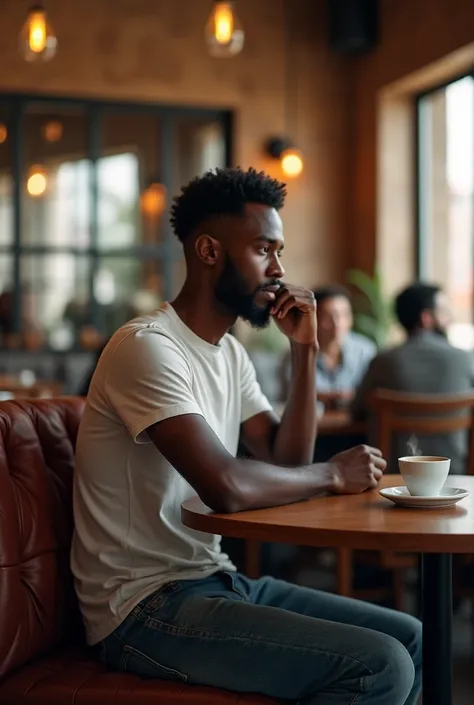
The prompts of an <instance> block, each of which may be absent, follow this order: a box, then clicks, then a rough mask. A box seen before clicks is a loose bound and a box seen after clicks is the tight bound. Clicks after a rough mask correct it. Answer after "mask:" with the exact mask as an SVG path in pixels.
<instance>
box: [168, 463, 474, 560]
mask: <svg viewBox="0 0 474 705" xmlns="http://www.w3.org/2000/svg"><path fill="white" fill-rule="evenodd" d="M446 484H447V485H450V486H451V487H462V488H464V489H467V490H469V491H470V495H469V496H468V497H466V498H465V499H463V500H461V501H460V502H458V503H457V504H456V505H454V506H452V507H449V508H444V509H411V508H410V509H405V508H403V507H398V506H396V505H395V504H393V502H391V501H390V500H388V499H384V498H383V497H382V496H381V495H380V494H379V492H378V490H371V491H368V492H364V493H362V494H359V495H326V496H323V497H315V498H313V499H310V500H307V501H304V502H298V503H296V504H288V505H285V506H281V507H272V508H270V509H257V510H252V511H248V512H239V513H236V514H215V513H213V512H212V511H211V510H210V509H209V508H208V507H206V506H205V505H204V504H203V503H202V502H201V500H200V499H199V498H198V497H195V498H193V499H190V500H188V501H186V502H184V503H183V506H182V508H181V519H182V522H183V524H185V525H186V526H188V527H190V528H192V529H196V530H198V531H204V532H207V533H211V534H221V535H223V536H233V537H238V538H244V539H249V540H252V541H268V542H275V543H291V544H296V545H306V546H317V547H344V548H351V549H368V550H385V549H387V550H399V551H410V552H426V553H474V476H469V477H467V476H465V475H451V476H450V477H449V478H448V481H447V483H446ZM380 485H381V487H394V486H397V485H403V479H402V477H401V476H400V475H385V477H383V479H382V481H381V483H380Z"/></svg>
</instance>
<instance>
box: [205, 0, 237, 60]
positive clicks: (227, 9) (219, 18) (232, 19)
mask: <svg viewBox="0 0 474 705" xmlns="http://www.w3.org/2000/svg"><path fill="white" fill-rule="evenodd" d="M244 39H245V35H244V30H243V27H242V25H241V24H240V22H239V19H238V17H237V15H236V13H235V10H234V3H233V2H221V1H220V0H217V2H214V6H213V8H212V11H211V14H210V15H209V19H208V21H207V24H206V42H207V45H208V47H209V53H210V54H211V56H215V57H219V58H222V57H230V56H235V55H236V54H238V53H239V52H240V51H242V48H243V46H244Z"/></svg>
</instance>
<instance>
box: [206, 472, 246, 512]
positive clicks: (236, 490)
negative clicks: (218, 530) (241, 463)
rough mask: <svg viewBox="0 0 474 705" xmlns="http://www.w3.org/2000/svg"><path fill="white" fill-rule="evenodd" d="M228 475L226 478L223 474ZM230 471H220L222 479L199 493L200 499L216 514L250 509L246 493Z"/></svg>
mask: <svg viewBox="0 0 474 705" xmlns="http://www.w3.org/2000/svg"><path fill="white" fill-rule="evenodd" d="M226 475H228V477H227V479H225V476H226ZM230 475H231V473H230V472H229V473H222V476H223V477H222V480H221V482H219V483H215V484H214V485H213V486H212V488H207V490H204V491H202V492H200V493H199V495H200V497H201V499H202V501H203V502H204V503H205V504H206V505H207V506H208V507H209V509H212V511H213V512H217V513H218V514H234V512H242V511H244V510H245V509H250V506H251V502H250V501H249V497H248V493H247V492H245V491H244V489H243V487H242V485H241V483H238V482H236V481H235V477H232V476H230Z"/></svg>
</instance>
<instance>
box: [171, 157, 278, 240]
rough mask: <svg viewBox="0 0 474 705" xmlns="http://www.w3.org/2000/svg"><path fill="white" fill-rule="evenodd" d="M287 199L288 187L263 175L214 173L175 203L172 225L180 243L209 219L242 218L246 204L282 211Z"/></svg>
mask: <svg viewBox="0 0 474 705" xmlns="http://www.w3.org/2000/svg"><path fill="white" fill-rule="evenodd" d="M285 197H286V185H285V184H283V183H281V182H280V181H277V180H276V179H272V178H271V177H270V176H267V174H265V173H264V172H263V171H260V172H258V171H256V169H252V168H250V169H248V170H247V171H244V170H243V169H241V168H240V167H237V168H228V169H215V170H211V171H207V172H206V173H205V174H204V175H203V176H198V177H196V178H195V179H193V180H192V181H190V183H189V184H188V185H187V186H184V187H183V188H182V189H181V193H180V195H179V196H176V197H175V198H174V199H173V204H172V206H171V216H170V222H171V226H172V228H173V230H174V233H175V235H176V236H177V237H178V239H179V240H181V242H183V243H184V242H185V241H186V239H187V238H188V237H189V236H190V235H191V234H192V233H193V232H194V231H195V230H196V228H197V227H198V226H199V225H200V223H202V222H203V221H204V220H206V219H207V218H211V217H213V216H223V215H243V212H244V209H245V205H246V204H247V203H259V204H261V205H264V206H269V207H270V208H275V209H276V210H279V209H280V208H282V206H283V204H284V202H285Z"/></svg>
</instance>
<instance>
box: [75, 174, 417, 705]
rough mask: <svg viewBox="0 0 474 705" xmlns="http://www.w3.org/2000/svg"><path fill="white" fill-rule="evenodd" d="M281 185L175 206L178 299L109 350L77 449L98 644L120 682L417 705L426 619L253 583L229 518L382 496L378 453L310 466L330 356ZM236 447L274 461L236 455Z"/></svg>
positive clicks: (260, 181)
mask: <svg viewBox="0 0 474 705" xmlns="http://www.w3.org/2000/svg"><path fill="white" fill-rule="evenodd" d="M284 199H285V188H284V185H283V184H280V183H279V182H278V181H276V180H274V179H271V178H270V177H267V176H265V175H264V174H263V173H257V172H256V171H255V170H254V169H249V170H248V171H242V170H241V169H223V170H222V169H217V170H216V171H215V172H212V171H211V172H207V173H206V174H204V175H203V176H202V177H199V178H196V179H194V180H193V181H192V182H191V183H190V184H189V185H188V186H186V187H185V188H184V189H183V191H182V193H181V195H180V196H178V197H177V198H176V199H175V201H174V204H173V207H172V218H171V222H172V226H173V228H174V231H175V233H176V235H177V236H178V238H179V239H180V241H181V242H182V244H183V247H184V253H185V259H186V265H187V276H186V281H185V283H184V286H183V288H182V290H181V292H180V293H179V294H178V296H177V298H176V299H175V300H174V301H173V302H172V303H168V302H167V303H164V304H163V305H162V306H161V307H160V308H159V309H158V310H157V311H154V312H153V313H152V314H148V315H146V316H143V317H141V318H138V319H135V320H133V321H130V322H129V323H127V324H126V325H124V326H123V327H122V328H121V329H119V330H118V331H117V332H116V333H115V334H114V335H113V336H112V338H111V340H110V341H109V343H108V344H107V345H106V347H105V350H104V352H103V353H102V356H101V357H100V360H99V362H98V365H97V369H96V372H95V374H94V376H93V378H92V382H91V386H90V390H89V395H88V398H87V403H86V408H85V411H84V416H83V419H82V422H81V425H80V429H79V435H78V440H77V464H76V472H75V474H74V516H75V532H74V538H73V545H72V553H71V563H72V569H73V573H74V576H75V586H76V591H77V593H78V597H79V603H80V606H81V610H82V615H83V618H84V621H85V626H86V633H87V638H88V642H89V644H91V645H96V646H97V651H98V655H99V656H100V658H101V659H102V660H103V661H104V662H105V663H106V665H107V666H108V667H109V668H111V669H115V670H123V671H129V672H133V673H137V674H139V675H142V676H144V677H155V678H161V679H169V680H175V681H176V680H178V681H181V682H188V683H190V684H191V683H192V684H201V685H208V686H215V687H219V688H224V689H227V690H231V691H237V692H257V693H262V694H266V695H269V696H272V697H274V698H283V699H284V700H285V701H293V702H300V703H305V704H306V705H323V704H324V705H325V704H326V703H327V704H329V703H334V705H336V704H338V703H340V704H341V705H342V703H349V702H355V701H356V700H357V703H358V705H369V704H370V703H373V704H374V705H415V703H416V702H417V700H418V695H419V692H420V686H421V683H420V677H421V639H420V636H421V629H420V623H419V622H418V621H417V620H416V619H414V618H412V617H411V616H409V615H407V614H402V613H397V612H394V611H392V610H387V609H384V608H381V607H378V606H376V605H371V604H369V603H364V602H358V601H356V600H350V599H346V598H343V597H340V596H338V595H331V594H329V593H324V592H318V591H316V590H310V589H308V588H302V587H298V586H296V585H291V584H289V583H286V582H283V581H279V580H275V579H272V578H268V577H264V578H260V579H259V580H249V579H248V578H246V577H245V576H244V575H241V574H239V573H238V572H237V571H236V569H235V567H234V566H233V564H232V563H231V562H230V561H229V558H228V556H227V555H225V554H224V553H223V552H222V551H221V545H220V537H217V536H212V535H210V534H206V533H200V532H198V531H193V530H191V529H188V528H187V527H186V526H184V525H183V524H182V522H181V515H180V507H181V504H182V502H183V501H184V500H186V499H188V498H190V497H192V496H195V495H196V494H199V496H200V497H201V499H202V500H203V501H204V502H205V503H206V504H207V505H208V507H210V508H211V509H213V510H214V511H220V512H232V511H240V510H245V509H254V508H257V507H269V506H275V505H279V504H286V503H290V502H294V501H297V500H302V499H305V498H307V497H311V496H314V495H318V494H320V493H325V492H327V491H330V492H337V493H341V492H345V493H354V492H355V493H358V492H362V491H364V490H365V489H367V488H369V487H370V488H373V487H376V486H377V484H378V482H379V480H380V477H381V475H382V472H383V469H384V468H385V461H384V460H383V459H382V458H381V456H380V452H379V451H377V450H376V449H373V448H372V449H371V448H368V447H364V446H362V447H356V448H352V449H350V450H348V451H346V452H344V453H340V454H339V455H338V456H336V457H334V458H332V460H331V461H330V462H328V463H324V464H312V463H311V459H312V455H313V448H314V441H315V435H316V418H315V416H316V408H315V403H314V400H315V368H316V357H317V352H318V344H317V329H316V315H315V304H314V297H313V295H312V293H311V291H307V290H306V289H303V288H302V287H298V286H293V285H290V284H286V283H284V282H282V278H283V277H284V270H283V267H282V264H281V261H280V256H281V252H282V250H283V228H282V221H281V219H280V216H279V214H278V211H279V209H280V208H281V207H282V206H283V202H284ZM238 317H242V318H244V319H246V320H247V321H249V322H250V323H251V324H252V325H254V326H256V327H264V326H265V325H266V324H267V323H268V322H269V321H270V318H271V317H273V319H274V320H275V322H276V324H277V325H278V327H279V328H280V330H281V331H282V333H283V334H284V335H286V336H287V337H288V338H289V341H290V345H291V349H292V363H293V365H292V367H293V371H292V379H291V387H290V394H289V397H288V402H287V405H286V408H285V411H284V413H283V417H282V419H281V420H279V419H278V418H277V417H276V415H275V414H274V413H273V411H272V408H271V405H270V404H269V402H268V400H267V399H266V398H265V396H264V395H263V393H262V391H261V389H260V386H259V385H258V383H257V381H256V375H255V370H254V368H253V366H252V364H251V362H250V359H249V357H248V355H247V353H246V352H245V350H244V348H243V347H242V345H241V344H240V343H239V341H238V340H237V339H236V338H235V337H233V336H231V335H229V334H228V331H229V330H230V329H231V328H232V326H233V325H235V322H236V320H237V318H238ZM239 436H242V439H243V441H244V444H245V446H246V447H247V448H248V449H249V451H250V452H251V453H252V455H253V456H254V457H255V458H258V459H259V460H254V459H250V458H238V457H236V451H237V445H238V441H239Z"/></svg>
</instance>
